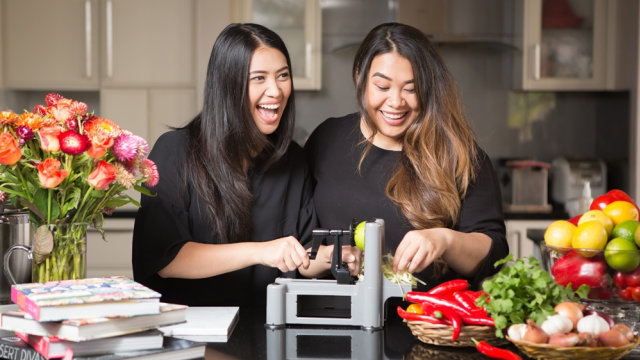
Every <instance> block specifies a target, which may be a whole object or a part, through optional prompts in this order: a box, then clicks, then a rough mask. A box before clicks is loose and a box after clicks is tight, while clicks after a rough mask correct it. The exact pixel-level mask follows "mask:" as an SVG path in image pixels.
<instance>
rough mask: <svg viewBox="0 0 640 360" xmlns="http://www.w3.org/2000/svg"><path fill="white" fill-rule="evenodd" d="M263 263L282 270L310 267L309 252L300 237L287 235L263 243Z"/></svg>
mask: <svg viewBox="0 0 640 360" xmlns="http://www.w3.org/2000/svg"><path fill="white" fill-rule="evenodd" d="M261 244H262V245H263V247H264V248H263V249H261V256H262V258H261V261H260V262H261V263H262V265H266V266H270V267H274V268H278V270H280V271H282V272H287V271H293V270H296V269H298V268H299V267H302V268H304V269H307V268H308V267H309V261H310V260H309V254H307V252H306V251H305V249H304V247H303V246H302V245H301V244H300V242H299V241H298V239H296V238H295V237H293V236H287V237H283V238H279V239H275V240H271V241H267V242H264V243H261Z"/></svg>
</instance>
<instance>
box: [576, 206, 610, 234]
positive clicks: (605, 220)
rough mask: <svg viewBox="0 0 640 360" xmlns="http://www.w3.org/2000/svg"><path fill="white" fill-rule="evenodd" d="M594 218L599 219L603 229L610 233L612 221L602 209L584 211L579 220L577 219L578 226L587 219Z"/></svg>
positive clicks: (592, 219)
mask: <svg viewBox="0 0 640 360" xmlns="http://www.w3.org/2000/svg"><path fill="white" fill-rule="evenodd" d="M594 220H595V221H599V222H600V223H601V224H602V225H603V226H604V229H605V230H606V231H607V235H609V234H611V231H612V230H613V225H614V223H613V221H612V220H611V219H610V218H609V217H608V216H607V214H605V213H604V211H602V210H589V211H587V212H585V213H584V214H582V216H581V217H580V220H578V226H580V224H584V223H586V222H587V221H594Z"/></svg>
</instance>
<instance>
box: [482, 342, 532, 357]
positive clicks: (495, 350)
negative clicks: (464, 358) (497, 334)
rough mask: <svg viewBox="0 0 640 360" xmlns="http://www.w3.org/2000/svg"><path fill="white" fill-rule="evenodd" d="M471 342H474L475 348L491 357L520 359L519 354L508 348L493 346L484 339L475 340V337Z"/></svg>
mask: <svg viewBox="0 0 640 360" xmlns="http://www.w3.org/2000/svg"><path fill="white" fill-rule="evenodd" d="M472 340H473V342H475V343H476V349H478V351H480V352H481V353H483V354H485V355H487V356H488V357H490V358H492V359H502V360H522V358H521V357H520V355H518V354H516V353H514V352H511V351H509V350H505V349H501V348H499V347H495V346H493V345H491V344H489V343H487V342H485V341H476V339H472Z"/></svg>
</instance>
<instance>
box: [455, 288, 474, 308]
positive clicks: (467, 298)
mask: <svg viewBox="0 0 640 360" xmlns="http://www.w3.org/2000/svg"><path fill="white" fill-rule="evenodd" d="M453 298H454V299H456V301H457V302H458V304H460V305H462V307H463V308H465V309H467V310H469V311H473V310H478V309H480V308H479V307H478V306H477V305H476V302H475V298H474V297H473V295H472V294H469V293H468V292H464V291H456V292H454V293H453Z"/></svg>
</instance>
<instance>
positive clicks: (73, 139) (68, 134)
mask: <svg viewBox="0 0 640 360" xmlns="http://www.w3.org/2000/svg"><path fill="white" fill-rule="evenodd" d="M58 140H59V141H60V150H62V152H63V153H65V154H69V155H78V154H82V153H83V152H84V151H85V150H87V148H88V147H89V139H87V137H86V136H85V135H80V134H78V133H77V132H75V131H72V130H67V131H65V132H63V133H62V134H60V135H58Z"/></svg>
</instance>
